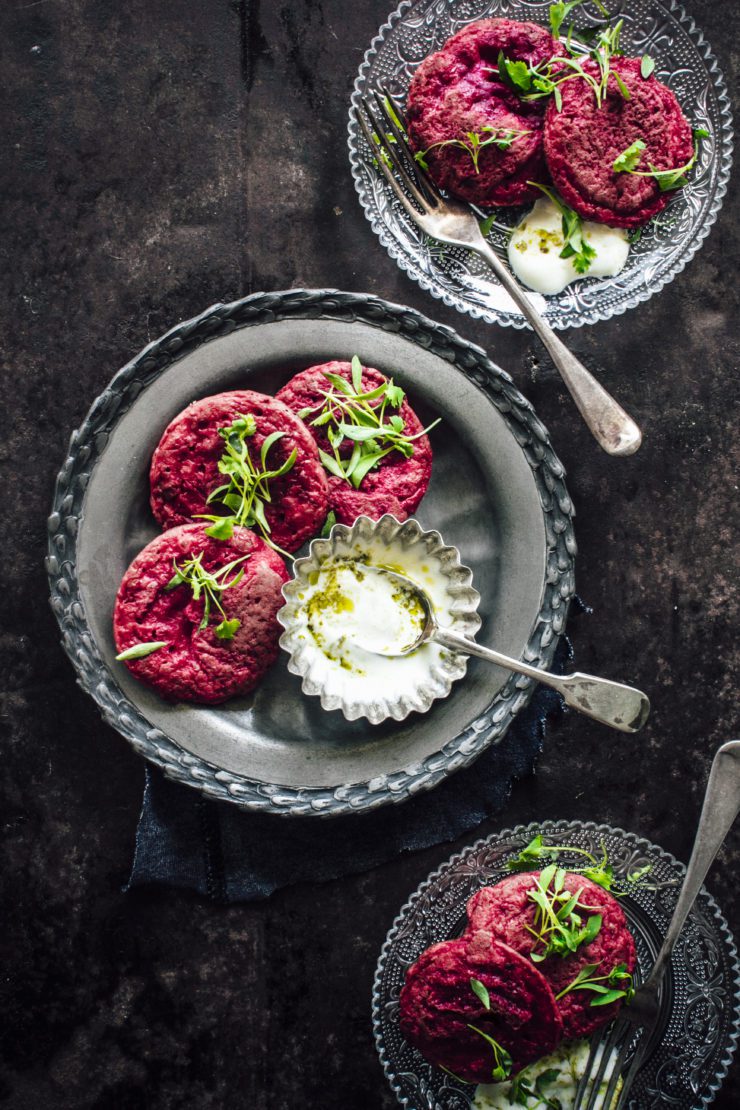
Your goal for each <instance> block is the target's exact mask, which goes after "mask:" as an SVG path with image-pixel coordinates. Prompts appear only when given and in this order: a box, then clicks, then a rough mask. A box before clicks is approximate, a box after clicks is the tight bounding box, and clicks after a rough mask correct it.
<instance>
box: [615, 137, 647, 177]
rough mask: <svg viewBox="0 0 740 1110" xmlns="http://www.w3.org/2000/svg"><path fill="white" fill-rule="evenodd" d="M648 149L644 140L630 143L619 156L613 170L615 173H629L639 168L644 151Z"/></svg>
mask: <svg viewBox="0 0 740 1110" xmlns="http://www.w3.org/2000/svg"><path fill="white" fill-rule="evenodd" d="M646 148H647V143H645V142H643V140H642V139H635V141H634V142H633V143H630V145H629V146H628V147H626V148H625V149H624V150H623V151H622V153H621V154H618V155H617V157H616V158H615V159H614V162H613V163H612V169H613V170H614V172H615V173H629V172H630V171H631V170H634V169H636V168H637V165H638V163H639V161H640V158H641V156H642V152H643V150H645V149H646Z"/></svg>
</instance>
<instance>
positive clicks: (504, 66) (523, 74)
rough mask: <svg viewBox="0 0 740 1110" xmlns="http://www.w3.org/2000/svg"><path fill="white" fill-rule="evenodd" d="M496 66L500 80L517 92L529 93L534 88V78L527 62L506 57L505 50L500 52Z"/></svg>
mask: <svg viewBox="0 0 740 1110" xmlns="http://www.w3.org/2000/svg"><path fill="white" fill-rule="evenodd" d="M496 64H497V65H498V75H499V78H500V79H501V80H502V81H503V82H504V84H505V85H509V86H510V88H512V89H513V90H514V91H515V92H525V93H526V92H529V90H530V88H531V87H532V77H531V74H530V72H529V66H528V65H527V63H526V62H516V61H512V59H510V58H507V57H506V55H505V54H504V52H503V50H499V52H498V58H497V62H496Z"/></svg>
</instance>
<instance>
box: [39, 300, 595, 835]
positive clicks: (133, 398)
mask: <svg viewBox="0 0 740 1110" xmlns="http://www.w3.org/2000/svg"><path fill="white" fill-rule="evenodd" d="M355 353H357V354H359V355H360V357H361V358H362V359H363V361H364V362H366V363H368V364H370V365H373V366H376V367H378V369H380V370H381V371H383V372H385V373H388V374H393V376H394V377H395V378H396V380H397V381H399V382H400V384H401V385H403V387H404V388H406V389H407V390H408V391H409V392H410V394H411V396H412V399H413V402H414V404H415V407H416V408H417V409H418V411H419V413H420V414H421V416H422V417H423V418H426V417H430V416H433V415H437V414H439V415H441V416H442V424H441V425H440V426H439V427H438V428H437V429H436V430H435V431H434V432H433V434H432V443H433V448H434V468H433V474H432V481H431V485H430V488H429V491H428V493H427V495H426V497H425V498H424V501H423V502H422V504H421V506H420V509H419V511H418V513H417V517H418V519H419V521H420V523H421V524H422V526H423V527H425V528H436V529H438V530H439V531H440V532H441V533H442V535H443V536H444V537H445V539H447V540H448V542H450V543H453V544H455V545H456V546H458V547H459V548H460V551H461V555H462V558H463V561H464V562H465V563H467V564H468V565H469V566H470V567H471V568H472V570H473V574H474V583H475V585H476V588H477V589H478V590H479V591H480V593H481V595H482V602H481V616H482V618H483V627H482V630H481V633H480V638H481V639H482V641H483V642H485V643H490V644H496V646H497V647H499V648H500V649H501V650H502V651H505V652H507V653H508V654H511V655H514V656H517V657H518V656H524V657H525V658H527V659H528V660H531V661H534V662H535V663H537V664H541V665H544V666H547V664H548V663H549V662H550V661H551V658H552V654H553V652H554V649H555V646H556V642H557V638H558V635H559V634H560V632H561V631H562V628H563V625H564V622H565V617H566V613H567V605H568V600H569V598H570V596H571V594H572V592H573V555H574V552H575V545H574V541H573V536H572V522H571V506H570V501H569V499H568V495H567V492H566V490H565V487H564V485H563V470H562V466H561V465H560V463H559V462H558V460H557V458H556V457H555V455H554V453H553V452H552V449H551V447H550V445H549V442H548V440H547V435H546V433H545V431H544V429H543V428H542V426H541V425H540V424H539V422H538V421H537V419H536V417H535V416H534V413H533V411H532V409H531V406H530V405H529V404H528V402H527V401H526V400H525V399H524V398H523V397H521V395H520V394H519V393H518V392H517V390H516V389H515V387H514V386H513V384H512V383H511V381H510V379H508V377H507V376H506V375H505V374H503V372H502V371H500V370H499V369H498V368H497V367H495V366H494V365H493V364H492V363H490V362H489V361H488V360H487V359H486V358H485V356H484V354H483V352H482V351H480V350H479V349H477V348H475V347H473V346H471V345H470V344H467V343H465V342H464V341H462V340H461V339H459V338H458V337H457V336H456V335H455V333H454V332H452V331H450V330H449V329H447V328H443V327H441V326H440V325H437V324H434V323H432V322H430V321H428V320H425V319H424V318H423V317H421V316H419V315H418V314H417V313H415V312H412V311H411V310H409V309H405V308H400V307H398V306H394V305H389V304H387V303H385V302H383V301H380V300H379V299H377V298H370V297H362V296H358V295H355V294H346V293H334V292H321V291H301V290H298V291H291V292H289V293H282V294H256V295H254V296H252V297H248V298H246V299H245V300H243V301H239V302H236V303H234V304H232V305H228V306H224V305H216V306H214V307H213V308H212V309H209V310H207V311H206V312H205V313H203V314H202V315H201V316H199V317H197V318H196V319H195V320H192V321H188V322H187V323H185V324H183V325H180V326H178V327H177V328H175V329H173V330H172V331H171V332H169V333H167V335H166V336H164V337H163V338H162V339H161V340H158V341H157V342H156V343H154V344H152V345H150V347H148V348H146V349H145V350H144V351H143V352H142V353H141V354H140V355H139V356H138V357H137V358H136V359H134V360H133V361H132V362H131V363H129V364H128V366H126V367H124V368H123V370H121V371H120V372H119V374H118V375H116V377H115V378H114V380H113V382H112V383H111V385H110V386H109V387H108V389H107V390H106V391H105V392H104V393H103V394H102V395H101V397H100V398H98V400H97V401H96V402H95V404H94V405H93V407H92V409H91V411H90V413H89V415H88V417H87V419H86V421H85V423H84V424H83V426H82V427H81V428H80V430H79V432H77V433H75V434H74V435H73V437H72V444H71V448H70V457H69V458H68V460H67V463H66V464H65V467H64V469H63V471H62V473H61V474H60V477H59V481H58V484H57V490H56V495H55V502H54V511H53V513H52V517H51V518H50V555H49V560H48V569H49V573H50V577H51V586H52V605H53V607H54V609H55V612H56V613H57V616H58V617H59V620H60V624H61V627H62V632H63V642H64V646H65V648H66V650H67V652H68V653H69V655H70V657H71V658H72V661H73V663H74V664H75V666H76V668H77V671H78V675H79V681H80V682H81V684H82V685H83V687H84V688H85V689H87V690H88V691H89V692H90V693H91V694H92V696H93V697H94V698H95V699H96V701H97V702H98V704H99V705H100V707H101V709H102V710H103V713H104V716H105V717H106V719H107V720H109V721H110V723H111V724H113V725H114V727H116V728H117V729H118V730H119V732H121V733H122V734H123V735H124V736H126V737H127V738H128V739H129V740H131V742H132V743H133V744H134V746H135V747H136V748H137V750H139V751H140V752H141V753H142V754H143V755H145V756H146V757H147V758H149V759H151V760H152V761H153V762H154V763H157V764H158V765H159V766H161V767H162V768H163V769H164V770H165V772H166V773H168V774H169V775H170V776H171V777H174V778H177V779H179V780H180V781H184V782H187V783H189V784H190V785H195V786H197V787H199V788H200V789H201V790H203V791H205V792H206V793H208V794H211V795H215V796H217V797H219V798H225V799H228V800H231V801H235V802H237V803H239V804H241V805H243V806H246V807H248V808H254V809H260V810H269V811H272V812H276V813H287V814H292V813H301V814H305V813H318V814H336V813H340V812H347V811H349V810H355V809H366V808H375V807H376V806H378V805H381V804H384V803H386V802H391V801H393V802H396V801H401V800H403V798H405V797H407V796H408V795H409V794H410V793H412V792H415V791H416V790H418V789H423V788H428V787H431V786H433V785H434V784H435V783H436V782H438V781H440V780H441V779H442V778H443V777H444V776H445V775H446V774H449V773H450V772H451V771H453V770H455V769H457V768H458V767H461V766H464V765H466V764H468V763H470V762H471V761H472V760H473V759H474V758H475V757H476V755H478V754H479V753H480V752H481V751H482V750H483V749H484V748H485V747H486V746H487V745H488V744H489V743H492V742H494V741H495V740H497V739H500V737H501V736H502V735H503V733H504V731H505V730H506V727H508V724H509V723H510V721H511V719H512V717H513V715H514V714H515V713H516V712H518V711H519V709H521V708H522V706H523V705H524V704H526V702H527V701H528V699H529V696H530V694H531V684H530V683H529V682H528V680H525V679H521V678H517V677H516V676H509V675H507V674H506V673H505V672H503V671H499V670H498V669H497V668H493V667H490V666H488V665H486V664H485V663H482V662H478V661H471V663H470V665H469V668H468V675H467V677H466V679H465V680H464V681H462V682H461V683H458V684H457V685H456V687H455V688H453V691H452V693H451V694H450V696H449V697H448V698H446V699H445V700H444V701H441V702H439V703H437V704H435V706H434V707H433V708H432V710H431V711H430V712H429V713H427V714H424V715H412V716H411V717H409V718H408V719H407V720H405V721H403V722H401V723H396V722H393V721H389V722H386V723H385V724H384V725H381V726H379V727H372V726H370V725H369V724H368V723H367V722H352V723H350V722H347V721H346V720H345V719H344V718H343V717H342V716H341V714H339V713H327V712H325V711H324V710H322V709H321V707H320V705H319V704H318V702H317V701H316V700H314V699H310V698H307V697H305V696H304V695H303V694H302V693H301V691H300V682H299V679H297V678H296V677H295V676H293V675H290V674H289V673H288V671H287V668H286V665H285V658H281V659H280V660H279V661H278V663H277V664H276V665H275V667H274V668H273V669H272V671H271V672H270V674H269V675H268V677H267V679H266V680H265V681H264V682H263V683H262V685H261V686H260V687H259V688H258V690H257V691H256V692H255V693H254V694H253V695H251V696H250V697H248V698H241V699H235V700H233V701H230V702H227V703H226V704H225V705H223V706H217V707H204V706H193V705H186V704H183V703H179V704H170V703H167V702H165V701H163V700H161V699H160V698H159V697H157V696H156V695H155V694H154V693H153V692H152V691H150V690H148V689H147V688H146V687H144V686H142V685H141V684H139V683H137V682H136V681H135V680H134V679H133V678H132V677H131V675H130V673H129V672H128V670H127V669H126V668H125V667H124V666H122V665H121V664H118V663H116V662H115V659H114V655H115V648H114V644H113V638H112V628H111V615H112V610H113V603H114V600H115V595H116V590H117V588H118V584H119V582H120V580H121V577H122V575H123V573H124V571H125V569H126V567H127V566H128V564H129V562H130V561H131V559H132V558H133V557H134V555H135V554H136V553H137V552H138V551H139V550H140V549H141V547H142V546H143V545H144V544H145V543H147V542H148V541H149V540H150V539H151V538H152V537H153V536H154V535H155V534H156V532H157V531H158V528H157V526H156V523H155V521H154V519H153V517H152V515H151V512H150V510H149V506H148V467H149V460H150V457H151V453H152V451H153V449H154V447H155V445H156V443H157V441H158V439H159V437H160V435H161V433H162V431H163V429H164V427H165V425H166V424H167V423H168V421H169V420H170V419H171V418H172V417H173V416H174V415H175V414H176V413H177V412H179V411H180V410H181V409H182V408H184V407H185V405H187V404H188V403H189V402H190V401H192V400H194V399H196V398H198V397H203V396H206V395H208V394H210V393H215V392H218V391H220V390H223V389H233V388H238V387H249V388H253V389H258V390H262V391H264V392H267V393H274V392H275V391H276V390H277V389H279V388H280V386H281V385H282V384H283V383H284V382H285V381H286V380H287V379H288V378H289V377H290V376H291V375H292V374H293V373H295V372H296V371H298V370H301V369H303V368H305V367H307V366H309V365H311V364H313V363H316V362H321V361H326V360H328V359H330V358H338V357H339V358H349V357H350V356H351V355H352V354H355Z"/></svg>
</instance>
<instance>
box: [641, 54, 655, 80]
mask: <svg viewBox="0 0 740 1110" xmlns="http://www.w3.org/2000/svg"><path fill="white" fill-rule="evenodd" d="M654 69H655V58H651V57H650V55H649V54H643V56H642V61H641V62H640V73H641V74H642V76H643V77H644V78H645V80H647V79H648V77H649V76H650V74H651V73H652V72H653V70H654Z"/></svg>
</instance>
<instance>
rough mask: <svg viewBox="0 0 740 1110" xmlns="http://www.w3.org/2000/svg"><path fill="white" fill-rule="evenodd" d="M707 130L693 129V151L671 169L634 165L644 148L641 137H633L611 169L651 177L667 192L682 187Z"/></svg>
mask: <svg viewBox="0 0 740 1110" xmlns="http://www.w3.org/2000/svg"><path fill="white" fill-rule="evenodd" d="M708 138H709V132H708V131H707V130H706V128H704V127H697V128H695V129H694V152H693V154H692V155H691V157H690V158H689V160H688V162H686V163H685V164H684V165H683V166H677V167H676V168H675V169H672V170H657V169H656V168H655V166H653V165H650V169H649V170H638V169H637V168H636V167H637V166H638V165H639V162H640V158H641V157H642V152H643V151H644V150H645V147H646V144H645V143H644V142H643V141H642V139H635V141H634V142H633V143H631V145H630V146H628V147H627V149H626V150H623V151H622V153H621V154H618V155H617V157H616V158H615V159H614V163H613V165H612V169H613V170H614V172H615V173H631V174H633V176H635V177H652V178H654V179H655V180H656V181H657V182H658V185H659V186H660V190H661V192H664V193H665V192H668V191H670V190H672V189H683V187H684V185H688V183H689V182H688V179H687V177H686V174H687V173H688V172H689V170H692V169H693V168H694V166H695V165H696V160H697V158H698V157H699V144H700V141H701V139H708Z"/></svg>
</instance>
